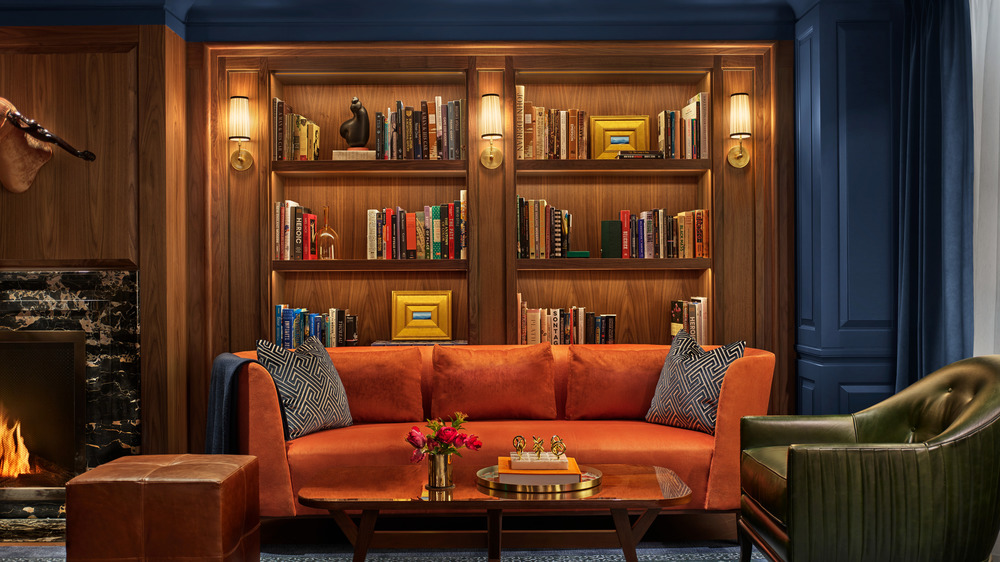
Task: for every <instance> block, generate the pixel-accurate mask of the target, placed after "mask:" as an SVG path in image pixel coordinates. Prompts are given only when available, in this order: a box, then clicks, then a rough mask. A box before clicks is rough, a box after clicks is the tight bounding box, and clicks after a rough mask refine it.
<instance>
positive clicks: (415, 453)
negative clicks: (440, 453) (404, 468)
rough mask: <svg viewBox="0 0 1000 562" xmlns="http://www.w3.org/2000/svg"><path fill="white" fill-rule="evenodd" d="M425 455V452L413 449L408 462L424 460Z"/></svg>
mask: <svg viewBox="0 0 1000 562" xmlns="http://www.w3.org/2000/svg"><path fill="white" fill-rule="evenodd" d="M426 456H427V453H423V452H421V451H420V449H414V450H413V454H412V455H410V462H412V463H417V462H420V461H422V460H424V457H426Z"/></svg>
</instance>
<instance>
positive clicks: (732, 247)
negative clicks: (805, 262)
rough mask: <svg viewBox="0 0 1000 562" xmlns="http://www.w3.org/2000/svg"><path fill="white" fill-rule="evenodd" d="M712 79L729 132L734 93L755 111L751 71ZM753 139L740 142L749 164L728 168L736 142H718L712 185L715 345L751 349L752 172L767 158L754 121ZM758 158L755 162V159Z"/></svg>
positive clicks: (753, 339) (753, 320)
mask: <svg viewBox="0 0 1000 562" xmlns="http://www.w3.org/2000/svg"><path fill="white" fill-rule="evenodd" d="M721 74H722V76H721V80H720V81H717V82H716V83H717V84H718V86H719V87H718V88H715V89H714V91H716V92H719V94H717V98H716V99H717V101H719V102H722V104H721V105H722V107H721V108H719V109H721V120H719V124H722V125H723V130H726V129H728V123H729V96H730V95H731V94H733V93H736V92H751V94H752V96H753V97H752V98H751V102H752V103H753V104H754V107H755V108H756V107H757V106H758V105H759V104H760V103H761V102H760V98H759V95H758V92H757V91H756V90H755V88H754V71H753V69H752V68H751V69H729V68H726V69H723V70H722V73H721ZM754 126H755V129H754V131H753V132H754V134H755V136H754V137H752V138H750V139H745V140H744V141H743V146H744V147H745V148H747V150H749V151H750V158H751V160H750V164H749V165H747V167H745V168H733V167H732V166H730V165H729V164H728V162H726V156H725V155H726V152H728V151H729V149H730V148H731V147H732V146H733V145H734V144H735V142H736V141H729V140H728V139H727V140H726V141H725V142H723V145H722V150H721V151H719V155H718V156H719V158H718V159H717V160H716V166H717V168H716V169H717V170H718V169H719V168H720V167H721V181H720V182H718V183H717V184H716V186H715V197H714V202H715V204H714V207H713V211H714V218H715V224H714V225H713V226H714V229H715V230H714V232H713V234H714V239H715V243H714V244H713V251H714V252H715V253H714V255H713V260H714V262H715V274H716V277H715V280H716V298H717V301H718V306H717V307H716V308H715V311H716V315H715V327H716V336H717V341H718V343H728V342H731V341H735V340H745V341H746V342H747V345H749V346H751V347H756V346H757V345H758V344H757V338H756V329H755V327H756V315H757V313H758V311H757V310H756V291H757V290H758V289H759V287H758V286H757V279H756V274H755V269H754V268H755V265H756V264H755V255H754V250H755V236H756V231H755V226H756V225H755V221H754V219H755V209H756V207H755V202H754V195H755V193H754V189H755V185H754V172H755V170H756V168H757V167H758V166H767V165H768V160H767V155H766V153H765V152H764V151H763V150H757V145H756V144H755V141H756V139H757V136H758V135H759V133H760V131H759V129H760V127H761V126H762V124H761V123H759V122H755V123H754ZM748 141H749V142H748ZM758 157H760V161H758V160H757V158H758Z"/></svg>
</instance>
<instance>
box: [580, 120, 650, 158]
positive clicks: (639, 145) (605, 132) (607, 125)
mask: <svg viewBox="0 0 1000 562" xmlns="http://www.w3.org/2000/svg"><path fill="white" fill-rule="evenodd" d="M648 149H649V115H591V116H590V157H591V158H597V159H615V158H618V153H619V152H620V151H622V150H648Z"/></svg>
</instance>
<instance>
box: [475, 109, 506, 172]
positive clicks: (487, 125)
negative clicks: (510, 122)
mask: <svg viewBox="0 0 1000 562" xmlns="http://www.w3.org/2000/svg"><path fill="white" fill-rule="evenodd" d="M479 131H480V134H482V137H483V138H484V139H489V141H490V146H489V147H488V148H484V149H483V152H482V153H481V154H480V155H479V161H480V162H482V163H483V166H485V167H487V168H489V169H491V170H492V169H493V168H497V167H499V166H500V163H501V162H503V151H501V150H500V149H499V148H496V147H494V146H493V141H494V139H501V138H503V111H502V109H501V107H500V94H483V102H482V105H481V106H480V108H479Z"/></svg>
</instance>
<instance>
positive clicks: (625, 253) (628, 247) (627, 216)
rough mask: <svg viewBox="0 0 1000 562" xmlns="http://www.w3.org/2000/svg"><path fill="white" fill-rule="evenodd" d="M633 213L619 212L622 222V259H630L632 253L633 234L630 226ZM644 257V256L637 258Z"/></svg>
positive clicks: (626, 210) (627, 211)
mask: <svg viewBox="0 0 1000 562" xmlns="http://www.w3.org/2000/svg"><path fill="white" fill-rule="evenodd" d="M631 214H632V211H629V210H628V209H625V210H622V211H618V217H619V218H620V219H621V221H622V258H630V257H632V256H631V253H632V232H631V230H630V227H629V224H630V223H631ZM636 257H640V258H641V257H642V256H636Z"/></svg>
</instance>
